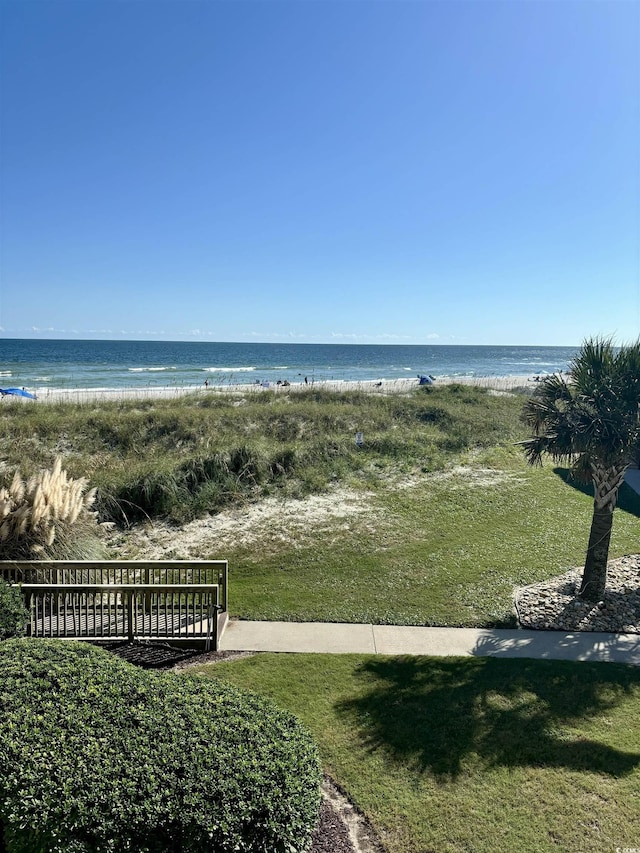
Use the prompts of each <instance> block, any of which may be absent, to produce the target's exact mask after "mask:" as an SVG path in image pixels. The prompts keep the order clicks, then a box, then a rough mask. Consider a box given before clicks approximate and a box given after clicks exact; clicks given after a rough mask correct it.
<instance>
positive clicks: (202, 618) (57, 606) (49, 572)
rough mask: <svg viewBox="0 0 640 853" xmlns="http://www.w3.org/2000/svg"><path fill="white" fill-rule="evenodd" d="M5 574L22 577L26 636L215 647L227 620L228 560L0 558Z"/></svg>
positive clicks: (17, 577)
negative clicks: (4, 560)
mask: <svg viewBox="0 0 640 853" xmlns="http://www.w3.org/2000/svg"><path fill="white" fill-rule="evenodd" d="M3 575H4V576H5V577H7V575H9V578H7V579H11V580H12V581H13V582H16V581H17V580H22V581H26V582H23V583H21V584H20V586H21V589H22V592H23V595H24V597H25V603H26V605H27V609H28V611H29V623H28V625H27V634H28V635H29V636H32V637H52V638H64V639H85V640H129V641H131V640H134V639H139V640H164V641H168V642H171V643H181V644H188V645H201V646H204V648H205V649H214V650H215V649H217V647H218V641H219V638H220V636H221V635H222V631H223V630H224V627H225V625H226V622H227V564H226V561H219V560H217V561H210V562H204V561H202V562H196V563H192V562H187V561H173V562H160V563H155V562H154V563H149V562H145V563H142V562H133V563H126V562H123V563H118V564H113V563H105V562H100V563H84V562H82V563H78V562H74V563H60V562H58V561H56V562H55V563H53V562H49V563H45V562H43V563H22V564H19V563H11V564H8V563H0V576H3ZM194 578H197V579H198V581H201V582H194ZM201 579H202V580H204V582H202V580H201ZM145 580H146V581H147V582H146V583H145V582H144V581H145ZM167 580H169V582H167ZM56 581H57V582H56Z"/></svg>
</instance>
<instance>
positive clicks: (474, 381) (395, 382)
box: [2, 375, 535, 403]
mask: <svg viewBox="0 0 640 853" xmlns="http://www.w3.org/2000/svg"><path fill="white" fill-rule="evenodd" d="M534 382H535V375H517V376H440V377H437V378H436V381H435V382H434V383H433V387H438V386H439V385H452V384H460V385H470V386H473V387H476V388H487V389H491V390H493V391H497V392H502V393H508V392H510V391H513V390H514V389H516V388H522V387H525V388H526V387H529V386H532V387H533V384H534ZM417 387H419V380H418V377H417V376H416V377H415V378H412V379H379V380H377V381H376V380H373V379H372V380H359V381H351V380H345V379H336V380H312V381H311V382H309V383H308V384H305V383H304V382H292V383H290V384H289V385H283V384H277V383H271V382H269V383H266V382H263V383H254V384H237V385H215V384H209V385H208V387H205V386H204V385H201V384H199V385H184V386H179V387H177V386H148V387H146V388H141V387H135V386H129V387H122V388H46V389H37V388H36V389H35V393H36V395H37V400H27V399H24V398H21V397H3V398H2V399H3V400H5V401H6V400H11V401H14V402H20V403H33V402H39V403H89V402H97V401H101V400H105V401H116V402H121V401H126V400H149V399H165V400H171V399H177V398H180V397H186V396H189V395H194V394H195V395H198V396H204V395H208V394H230V395H233V396H237V395H243V394H255V393H268V392H271V393H275V394H291V393H294V394H295V393H299V392H302V391H308V390H310V389H312V388H320V389H322V390H326V391H336V392H339V391H362V392H365V393H369V394H406V393H408V392H409V391H411V390H413V389H414V388H417ZM29 390H31V389H29Z"/></svg>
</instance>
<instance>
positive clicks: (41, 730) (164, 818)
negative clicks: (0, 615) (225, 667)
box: [0, 639, 320, 853]
mask: <svg viewBox="0 0 640 853" xmlns="http://www.w3.org/2000/svg"><path fill="white" fill-rule="evenodd" d="M0 703H1V705H2V708H3V713H2V715H1V716H0V764H1V766H2V767H3V770H4V773H3V775H2V777H0V822H1V824H2V826H1V828H2V830H3V835H4V844H5V847H6V851H7V853H54V851H55V853H129V851H130V853H168V851H171V853H189V851H193V853H196V851H197V853H205V851H211V853H213V851H215V853H231V851H234V853H250V852H251V851H256V853H257V851H260V853H285V851H286V853H295V851H304V850H306V849H307V847H308V845H309V843H310V839H311V834H312V832H313V829H314V827H315V824H316V821H317V817H318V806H319V777H320V771H319V763H318V755H317V751H316V747H315V745H314V743H313V741H312V740H311V738H310V736H309V735H308V734H307V733H306V731H305V730H304V729H303V728H302V727H301V725H300V723H299V722H298V721H297V720H296V718H295V717H293V716H291V715H290V714H287V713H284V712H281V711H279V710H278V709H276V708H275V707H274V706H273V705H271V704H270V703H269V702H267V701H266V700H264V699H262V698H260V697H258V696H253V695H250V694H246V693H243V692H241V691H239V690H238V689H237V688H233V687H231V686H229V685H224V684H221V683H218V682H215V681H209V680H204V679H198V678H190V677H185V676H177V675H173V674H169V673H153V672H146V671H143V670H138V669H136V668H135V667H133V666H131V665H130V664H127V663H125V662H124V661H121V660H119V659H118V658H115V657H113V656H111V655H110V654H109V653H108V652H106V651H104V650H102V649H97V648H94V647H92V646H89V645H87V644H81V643H71V642H65V641H60V640H58V641H56V640H50V641H46V640H28V639H19V640H17V639H14V640H7V641H6V642H4V643H2V644H0Z"/></svg>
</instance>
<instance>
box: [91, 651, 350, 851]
mask: <svg viewBox="0 0 640 853" xmlns="http://www.w3.org/2000/svg"><path fill="white" fill-rule="evenodd" d="M96 645H99V646H101V647H102V648H106V649H108V650H109V651H110V652H112V653H113V654H115V655H118V657H121V658H123V659H124V660H126V661H128V662H129V663H132V664H135V665H136V666H140V667H143V668H144V669H165V670H167V669H174V668H175V669H186V668H187V667H189V666H193V665H194V664H203V663H213V662H214V661H220V660H230V659H231V660H232V659H234V658H237V657H244V656H245V655H246V654H252V652H248V653H247V652H203V651H202V650H200V649H180V648H176V647H174V646H169V645H167V644H165V643H140V642H134V643H127V642H99V643H96ZM308 853H355V850H354V847H353V844H352V843H351V839H350V838H349V830H348V829H347V827H346V825H345V823H344V821H343V819H342V818H341V817H340V815H339V814H337V812H336V811H335V810H334V809H333V808H332V807H331V805H330V804H329V803H328V802H326V800H323V801H322V803H321V805H320V818H319V820H318V825H317V827H316V829H315V832H314V833H313V843H312V845H311V847H310V848H309V851H308Z"/></svg>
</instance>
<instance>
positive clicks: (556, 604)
mask: <svg viewBox="0 0 640 853" xmlns="http://www.w3.org/2000/svg"><path fill="white" fill-rule="evenodd" d="M581 578H582V569H581V568H579V569H571V571H568V572H565V574H563V575H559V576H558V577H555V578H551V579H550V580H548V581H543V582H542V583H535V584H531V585H530V586H524V587H519V588H518V589H516V591H515V595H514V600H515V607H516V612H517V615H518V620H519V623H520V625H521V627H523V628H534V629H537V630H546V631H614V632H623V633H630V634H640V554H633V555H630V556H626V557H619V558H618V559H617V560H611V561H610V562H609V570H608V575H607V589H606V591H605V594H604V596H603V598H602V599H601V600H600V601H598V602H596V603H595V604H594V603H592V602H589V601H583V600H582V599H579V598H576V593H577V589H578V586H579V584H580V580H581Z"/></svg>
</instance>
